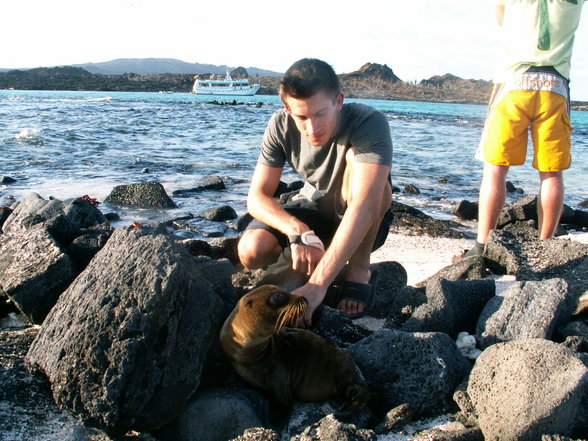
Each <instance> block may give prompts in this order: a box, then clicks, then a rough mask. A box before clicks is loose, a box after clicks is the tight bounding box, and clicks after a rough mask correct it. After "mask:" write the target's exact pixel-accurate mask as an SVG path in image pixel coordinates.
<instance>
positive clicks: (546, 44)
mask: <svg viewBox="0 0 588 441" xmlns="http://www.w3.org/2000/svg"><path fill="white" fill-rule="evenodd" d="M547 1H548V0H539V41H538V43H537V48H538V49H539V50H542V51H546V50H548V49H549V48H550V47H551V37H550V35H549V8H548V7H547Z"/></svg>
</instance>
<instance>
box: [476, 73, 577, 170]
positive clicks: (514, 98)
mask: <svg viewBox="0 0 588 441" xmlns="http://www.w3.org/2000/svg"><path fill="white" fill-rule="evenodd" d="M569 108H570V102H569V89H568V83H567V80H566V79H565V78H563V77H561V76H558V75H554V74H549V73H543V72H541V73H539V72H526V73H524V74H522V75H521V76H519V77H517V78H515V79H513V81H512V82H510V83H504V84H497V85H495V86H494V91H493V92H492V98H491V100H490V105H489V108H488V116H487V118H486V124H485V126H484V131H483V133H482V138H481V140H480V145H479V147H478V152H477V154H476V157H477V158H478V159H480V160H483V161H486V162H488V163H490V164H494V165H505V166H511V165H522V164H524V163H525V159H526V156H527V144H528V139H529V135H528V133H529V127H530V132H531V138H532V140H533V149H534V153H535V154H534V159H533V167H534V168H535V169H537V170H539V171H542V172H559V171H563V170H565V169H567V168H569V167H570V165H571V163H572V155H571V144H572V143H571V133H572V126H571V121H570V111H569Z"/></svg>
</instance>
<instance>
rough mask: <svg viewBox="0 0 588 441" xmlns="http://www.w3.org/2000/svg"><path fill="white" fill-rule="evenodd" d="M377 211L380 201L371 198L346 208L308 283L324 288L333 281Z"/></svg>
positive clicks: (363, 235)
mask: <svg viewBox="0 0 588 441" xmlns="http://www.w3.org/2000/svg"><path fill="white" fill-rule="evenodd" d="M379 210H380V201H379V200H378V199H376V198H371V199H370V200H369V201H364V202H363V203H362V204H359V203H355V204H352V205H350V206H349V207H348V208H347V210H346V211H345V214H344V215H343V219H341V223H340V224H339V228H337V231H336V233H335V235H334V237H333V240H332V241H331V245H329V248H328V249H327V250H326V251H325V255H324V256H323V258H322V259H321V261H320V262H319V264H318V265H317V267H316V269H315V271H314V272H313V274H312V276H311V277H310V279H309V283H312V284H315V285H319V286H325V287H326V286H329V285H330V284H331V283H332V282H333V281H334V280H335V277H337V274H339V272H340V271H341V270H342V269H343V267H344V266H345V264H346V263H347V261H348V260H349V259H350V258H351V256H353V254H354V253H355V252H356V251H357V249H358V248H359V245H360V243H361V242H362V241H363V240H364V239H365V236H366V235H367V233H368V231H369V229H370V228H371V226H372V224H373V222H374V220H373V213H378V212H379Z"/></svg>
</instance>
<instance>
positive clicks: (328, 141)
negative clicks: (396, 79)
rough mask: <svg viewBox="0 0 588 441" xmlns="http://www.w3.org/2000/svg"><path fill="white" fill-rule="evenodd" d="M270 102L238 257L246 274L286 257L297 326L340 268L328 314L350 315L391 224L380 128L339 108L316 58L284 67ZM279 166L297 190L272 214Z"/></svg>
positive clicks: (365, 296)
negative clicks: (277, 104) (333, 310)
mask: <svg viewBox="0 0 588 441" xmlns="http://www.w3.org/2000/svg"><path fill="white" fill-rule="evenodd" d="M280 98H281V99H282V102H283V103H284V109H281V110H278V111H276V112H275V113H274V115H273V116H272V118H271V120H270V122H269V124H268V126H267V128H266V131H265V135H264V138H263V142H262V146H261V154H260V156H259V159H258V162H257V166H256V168H255V172H254V174H253V177H252V179H251V188H250V190H249V195H248V197H247V209H248V211H249V213H250V214H251V215H252V216H253V217H254V219H253V221H251V223H250V224H249V225H248V227H247V229H246V231H245V232H244V234H243V236H242V237H241V240H240V241H239V246H238V252H239V258H240V259H241V262H242V263H243V265H245V267H247V268H265V267H267V266H268V265H270V264H272V263H274V262H276V261H277V260H278V259H281V260H284V256H286V255H287V254H288V255H291V260H290V257H286V260H287V262H288V266H289V267H291V268H288V269H289V270H294V272H295V273H296V274H298V275H303V276H304V277H302V282H301V283H300V284H299V287H298V288H297V289H295V290H294V291H293V293H294V294H297V295H301V296H304V297H305V298H306V299H307V300H308V304H309V307H308V309H307V313H306V315H305V318H304V320H305V323H306V324H309V323H310V320H311V317H312V313H313V311H314V310H315V309H316V308H317V307H318V306H319V305H320V304H321V303H322V301H323V299H324V298H325V295H326V293H327V289H328V288H329V286H330V285H331V283H332V282H333V281H334V280H335V278H336V277H337V276H338V275H339V273H340V272H341V271H342V270H343V269H345V276H344V281H343V283H342V290H341V296H340V298H339V300H338V306H337V307H338V309H339V310H340V311H342V312H344V313H346V314H347V315H349V316H350V317H352V318H355V317H360V316H362V315H364V314H365V313H366V311H367V309H368V308H369V307H370V306H371V305H372V303H373V300H374V296H375V292H374V290H375V284H376V282H377V280H376V274H372V272H371V271H370V254H371V252H372V251H373V250H375V249H376V248H378V247H380V246H381V245H382V244H383V243H384V241H385V239H386V236H387V234H388V231H389V229H390V222H391V218H392V214H391V211H390V204H391V200H392V189H391V182H390V170H391V165H392V139H391V136H390V126H389V124H388V121H387V120H386V118H385V116H384V115H383V114H382V113H380V112H378V111H377V110H375V109H373V108H371V107H369V106H366V105H363V104H357V103H353V104H344V103H343V100H344V96H343V93H342V92H341V86H340V83H339V78H338V77H337V75H336V74H335V71H334V70H333V68H332V67H331V66H330V65H329V64H327V63H325V62H324V61H321V60H317V59H308V58H305V59H302V60H299V61H297V62H296V63H294V64H293V65H292V66H291V67H290V68H289V69H288V70H287V72H286V73H285V75H284V78H283V79H282V81H281V83H280ZM286 163H288V164H290V166H291V167H292V168H293V169H294V171H296V172H297V173H298V174H300V175H301V176H302V178H303V179H304V181H305V185H304V187H303V188H302V189H301V191H300V193H299V194H298V195H297V196H296V197H295V198H294V200H293V201H292V202H290V203H288V204H285V205H283V206H282V205H281V204H280V203H279V202H278V201H277V200H276V199H275V198H274V197H273V196H274V193H275V191H276V189H277V188H278V184H279V183H280V178H281V176H282V171H283V168H284V166H285V164H286ZM374 273H375V272H374ZM300 285H302V286H300Z"/></svg>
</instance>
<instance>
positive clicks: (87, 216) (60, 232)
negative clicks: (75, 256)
mask: <svg viewBox="0 0 588 441" xmlns="http://www.w3.org/2000/svg"><path fill="white" fill-rule="evenodd" d="M106 222H107V220H106V217H104V215H103V214H102V212H101V211H100V210H99V209H98V208H96V206H94V205H93V204H92V203H90V202H88V201H87V200H86V199H82V198H75V199H68V200H66V201H60V200H59V199H49V200H46V199H43V198H42V197H41V196H40V195H39V194H37V193H31V194H29V195H28V196H27V197H26V198H25V199H23V200H22V201H21V202H20V203H19V204H18V205H17V206H16V208H15V209H14V211H13V212H12V213H11V215H10V216H9V217H8V219H6V222H5V223H4V226H3V228H4V233H5V234H11V233H14V232H18V231H21V230H23V229H24V230H27V229H29V228H31V227H33V226H35V225H37V224H40V223H45V224H46V225H47V229H48V230H49V231H50V232H51V233H52V235H53V237H54V239H55V240H57V241H58V242H59V243H60V245H61V246H63V247H66V246H68V245H69V243H70V242H71V241H72V240H73V239H74V238H75V237H77V236H79V235H80V234H81V233H80V230H81V229H83V228H90V227H93V226H96V225H101V224H104V223H106Z"/></svg>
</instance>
